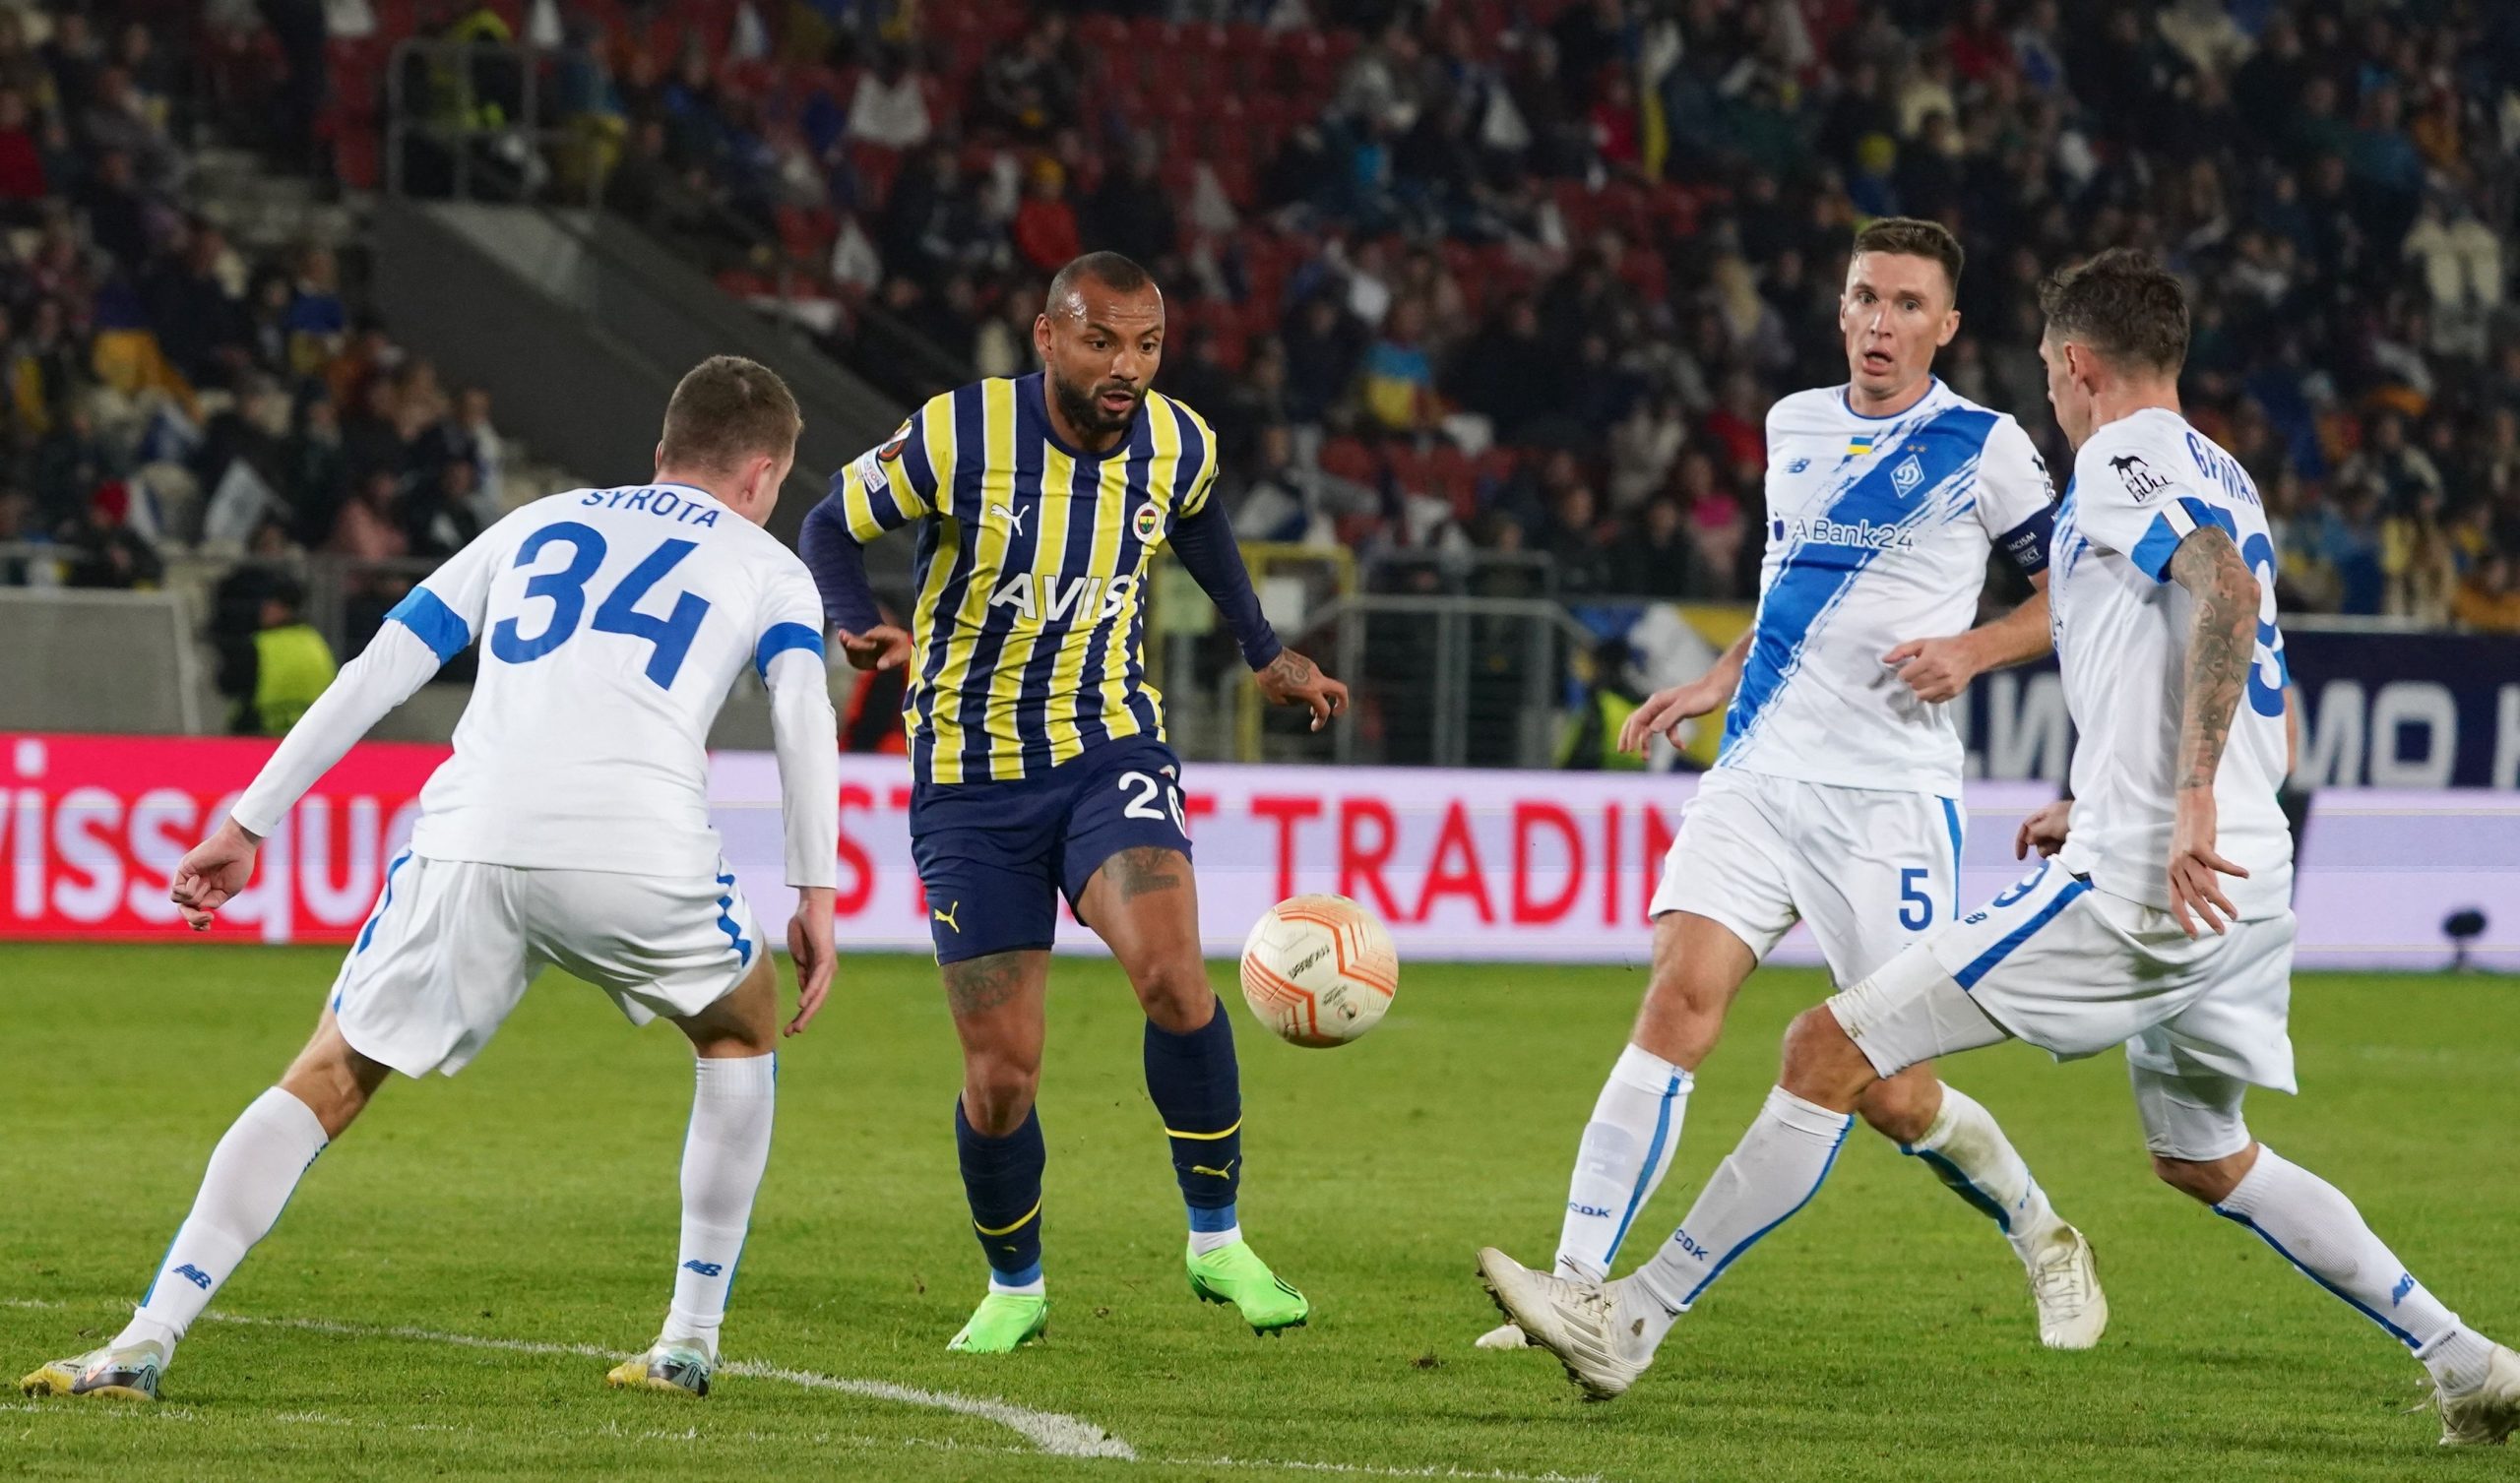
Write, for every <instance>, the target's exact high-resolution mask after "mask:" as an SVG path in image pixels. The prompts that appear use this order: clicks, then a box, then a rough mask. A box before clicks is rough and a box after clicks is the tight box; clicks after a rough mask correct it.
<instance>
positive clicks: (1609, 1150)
mask: <svg viewBox="0 0 2520 1483" xmlns="http://www.w3.org/2000/svg"><path fill="white" fill-rule="evenodd" d="M1757 966H1758V958H1757V957H1756V956H1755V955H1754V954H1752V953H1751V951H1750V948H1749V945H1748V944H1746V943H1744V942H1742V941H1741V939H1740V938H1738V937H1736V936H1734V935H1733V931H1732V929H1730V928H1728V927H1726V926H1724V925H1722V924H1721V923H1719V922H1717V921H1715V920H1714V919H1713V918H1711V917H1705V916H1700V915H1699V914H1697V913H1696V912H1693V911H1667V912H1664V913H1663V914H1662V915H1660V916H1658V917H1656V918H1655V919H1654V970H1653V975H1652V977H1651V978H1650V979H1648V980H1647V983H1646V986H1645V1002H1644V1004H1643V1005H1642V1006H1641V1007H1640V1008H1639V1009H1638V1010H1637V1012H1636V1027H1635V1029H1634V1030H1632V1031H1631V1032H1630V1033H1629V1036H1628V1043H1627V1045H1626V1046H1625V1047H1623V1048H1622V1049H1621V1050H1620V1051H1619V1056H1618V1060H1617V1062H1616V1063H1615V1064H1613V1065H1612V1066H1611V1067H1610V1075H1609V1080H1608V1081H1605V1082H1603V1083H1602V1093H1601V1095H1600V1096H1599V1097H1598V1098H1596V1099H1595V1100H1594V1102H1593V1116H1592V1119H1591V1120H1590V1121H1589V1122H1587V1123H1585V1125H1584V1136H1583V1139H1582V1141H1581V1142H1580V1143H1577V1144H1576V1148H1575V1169H1574V1172H1573V1173H1572V1174H1570V1175H1569V1176H1568V1177H1567V1181H1566V1213H1565V1216H1564V1217H1563V1219H1562V1220H1561V1221H1560V1222H1559V1225H1558V1231H1557V1256H1556V1261H1555V1264H1554V1269H1555V1271H1556V1273H1557V1274H1558V1275H1559V1276H1561V1277H1566V1278H1569V1279H1571V1280H1574V1281H1578V1282H1600V1281H1602V1280H1604V1279H1605V1278H1607V1276H1608V1275H1609V1267H1610V1262H1611V1260H1612V1259H1613V1258H1615V1257H1616V1256H1617V1255H1618V1249H1619V1245H1620V1243H1621V1242H1623V1241H1625V1240H1626V1239H1627V1232H1628V1227H1629V1226H1630V1225H1632V1224H1633V1223H1634V1222H1635V1219H1636V1213H1637V1211H1639V1210H1642V1209H1643V1208H1645V1203H1646V1202H1647V1201H1649V1200H1652V1199H1653V1198H1654V1191H1655V1190H1656V1189H1657V1188H1659V1187H1660V1186H1661V1185H1662V1183H1663V1176H1664V1174H1666V1173H1667V1172H1669V1171H1670V1167H1671V1156H1672V1154H1674V1153H1676V1152H1678V1151H1679V1146H1680V1124H1681V1122H1682V1120H1683V1119H1684V1118H1685V1117H1686V1115H1687V1113H1688V1107H1689V1092H1690V1091H1691V1090H1692V1089H1693V1088H1694V1087H1695V1086H1696V1084H1697V1081H1696V1076H1695V1073H1696V1069H1697V1067H1698V1065H1699V1063H1701V1062H1703V1061H1704V1060H1705V1059H1706V1057H1707V1055H1708V1054H1709V1053H1710V1052H1712V1051H1713V1050H1714V1049H1715V1042H1716V1041H1717V1040H1718V1039H1719V1038H1720V1037H1721V1036H1722V1035H1723V1033H1724V1017H1725V1014H1726V1012H1727V1011H1728V1010H1730V1009H1731V1008H1732V1005H1733V996H1734V995H1735V994H1737V993H1739V992H1740V989H1741V984H1742V982H1743V980H1745V979H1747V978H1748V977H1749V976H1750V970H1751V969H1753V968H1755V967H1757ZM1527 1342H1529V1339H1528V1338H1527V1336H1526V1335H1525V1334H1524V1333H1523V1331H1522V1329H1519V1328H1517V1327H1516V1326H1514V1325H1513V1324H1503V1325H1499V1326H1498V1327H1497V1328H1495V1329H1489V1330H1488V1331H1487V1332H1486V1333H1483V1334H1481V1335H1480V1338H1479V1347H1481V1348H1482V1349H1519V1348H1521V1347H1523V1346H1524V1344H1526V1343H1527Z"/></svg>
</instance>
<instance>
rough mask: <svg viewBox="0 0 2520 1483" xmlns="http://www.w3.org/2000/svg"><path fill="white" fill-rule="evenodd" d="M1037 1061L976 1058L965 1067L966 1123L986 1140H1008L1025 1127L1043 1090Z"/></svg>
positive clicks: (1004, 1057)
mask: <svg viewBox="0 0 2520 1483" xmlns="http://www.w3.org/2000/svg"><path fill="white" fill-rule="evenodd" d="M1040 1084H1041V1067H1040V1063H1039V1062H1037V1061H1024V1060H1020V1059H1017V1058H1015V1057H1012V1056H972V1057H967V1058H966V1059H965V1061H964V1063H963V1120H964V1121H966V1122H968V1123H970V1124H971V1125H972V1128H973V1129H974V1131H976V1132H977V1133H979V1134H980V1135H982V1136H983V1137H986V1138H1004V1137H1006V1136H1007V1135H1008V1134H1010V1133H1013V1132H1014V1131H1015V1130H1016V1129H1018V1128H1020V1127H1022V1126H1023V1125H1024V1118H1025V1116H1026V1114H1028V1113H1030V1112H1031V1111H1032V1110H1033V1096H1034V1093H1035V1092H1036V1091H1038V1090H1039V1089H1040Z"/></svg>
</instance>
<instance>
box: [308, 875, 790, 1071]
mask: <svg viewBox="0 0 2520 1483" xmlns="http://www.w3.org/2000/svg"><path fill="white" fill-rule="evenodd" d="M766 947H767V943H766V942H765V940H764V939H763V937H762V932H761V924H760V922H759V921H758V920H757V919H756V918H755V917H754V916H753V914H752V907H751V906H750V905H749V904H748V903H747V902H746V901H745V900H744V896H743V892H742V890H741V889H740V888H739V887H737V886H736V885H735V878H734V873H733V872H732V871H730V870H728V869H726V868H725V863H724V862H723V861H722V862H721V863H720V865H719V870H718V875H717V877H716V878H715V879H711V878H709V877H706V876H701V877H696V878H679V877H677V878H666V877H662V876H632V875H619V874H615V873H612V872H608V871H599V870H527V869H523V868H520V867H517V866H513V865H482V864H477V863H474V862H472V861H466V860H431V859H426V858H424V857H422V856H419V855H415V854H413V853H411V852H410V850H408V849H407V850H405V851H404V852H403V853H402V854H400V855H398V856H396V857H395V860H394V863H393V864H392V865H390V866H388V867H386V871H385V889H384V891H383V892H382V893H381V894H380V895H379V896H378V897H377V902H376V909H375V910H374V911H372V912H370V913H368V918H367V923H366V925H365V926H362V927H361V928H359V933H358V938H357V940H356V941H355V942H354V943H353V944H352V945H351V947H350V953H349V957H348V958H347V959H346V960H345V961H344V962H343V963H342V971H341V975H340V976H339V977H337V978H335V979H334V980H333V992H332V1009H333V1015H334V1018H335V1019H336V1020H339V1021H340V1023H341V1026H342V1037H343V1038H344V1039H346V1040H347V1041H348V1042H349V1043H350V1048H351V1049H352V1050H355V1051H357V1052H358V1053H359V1054H360V1055H362V1056H365V1057H367V1058H368V1059H369V1060H371V1061H381V1062H383V1063H384V1064H385V1065H387V1066H391V1067H393V1068H394V1069H395V1070H396V1071H399V1072H402V1073H403V1074H404V1075H406V1076H412V1077H418V1076H426V1075H427V1074H428V1073H429V1072H431V1071H437V1072H441V1073H443V1074H445V1075H447V1076H453V1075H455V1073H457V1072H459V1071H461V1070H463V1069H464V1066H465V1063H466V1062H469V1061H471V1060H472V1059H473V1057H474V1056H476V1055H479V1054H480V1052H481V1047H482V1046H484V1045H487V1044H488V1043H489V1041H490V1036H491V1035H492V1034H494V1033H496V1032H497V1030H498V1027H499V1022H500V1021H501V1020H505V1019H507V1017H508V1013H509V1012H510V1011H511V1010H514V1009H515V1008H516V1006H517V1001H519V1000H521V999H523V998H524V997H525V990H526V986H527V985H529V984H531V983H533V982H534V977H535V975H536V973H539V972H540V971H542V968H543V966H544V965H545V964H547V963H557V964H559V965H560V966H561V967H563V968H566V969H568V970H569V971H570V972H571V973H574V974H576V975H577V976H578V977H580V978H583V979H585V980H586V981H587V982H589V983H592V984H594V985H595V986H596V987H598V988H599V989H601V990H603V991H604V993H606V994H607V995H609V996H611V999H612V1002H613V1003H614V1004H615V1005H617V1006H619V1007H620V1010H621V1013H622V1014H624V1015H626V1016H628V1017H629V1020H630V1022H631V1023H633V1024H645V1023H647V1022H648V1021H649V1020H654V1019H657V1018H660V1017H663V1018H667V1019H680V1018H684V1017H687V1016H691V1015H696V1014H698V1013H699V1012H700V1011H702V1010H705V1009H707V1008H708V1007H709V1006H711V1005H713V1004H715V1003H717V1002H718V1001H719V1000H721V999H723V998H725V996H726V995H727V994H728V993H729V992H731V991H732V990H733V989H734V987H735V985H737V984H738V983H741V982H742V981H743V976H744V973H745V972H746V970H748V969H749V968H750V967H751V966H752V961H753V958H755V957H756V956H757V955H759V954H760V953H761V952H763V951H764V950H765V948H766Z"/></svg>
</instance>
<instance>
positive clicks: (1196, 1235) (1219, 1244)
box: [990, 1221, 1242, 1292]
mask: <svg viewBox="0 0 2520 1483" xmlns="http://www.w3.org/2000/svg"><path fill="white" fill-rule="evenodd" d="M1241 1239H1242V1225H1241V1223H1240V1222H1239V1221H1237V1222H1235V1223H1234V1224H1232V1225H1229V1226H1227V1227H1225V1228H1224V1229H1223V1230H1216V1231H1202V1230H1193V1231H1191V1232H1190V1255H1191V1256H1194V1257H1204V1256H1206V1255H1207V1254H1208V1253H1210V1252H1220V1251H1223V1250H1225V1249H1226V1248H1227V1247H1229V1246H1231V1245H1233V1243H1235V1242H1237V1241H1239V1240H1241ZM990 1285H991V1286H992V1287H994V1286H996V1284H995V1283H991V1284H990ZM997 1290H998V1291H1000V1292H1006V1291H1010V1290H1011V1289H1008V1288H1003V1287H1000V1288H998V1289H997Z"/></svg>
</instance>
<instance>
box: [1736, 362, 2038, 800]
mask: <svg viewBox="0 0 2520 1483" xmlns="http://www.w3.org/2000/svg"><path fill="white" fill-rule="evenodd" d="M1767 437H1768V472H1767V515H1768V520H1767V556H1766V560H1765V562H1764V564H1763V565H1762V566H1761V569H1760V575H1759V611H1758V616H1757V618H1756V619H1755V620H1754V628H1755V634H1754V637H1753V638H1752V640H1751V645H1750V652H1749V656H1748V658H1747V659H1746V660H1745V661H1744V664H1743V667H1742V671H1741V684H1740V688H1739V689H1738V690H1736V691H1734V692H1733V706H1732V710H1731V711H1729V712H1727V714H1726V716H1725V723H1724V748H1723V751H1722V752H1721V753H1720V754H1719V755H1718V757H1717V761H1716V766H1717V767H1719V768H1740V769H1743V770H1746V771H1748V772H1764V773H1769V774H1771V775H1774V776H1779V777H1789V778H1796V779H1799V780H1801V781H1804V782H1816V783H1825V784H1830V785H1834V786H1838V787H1850V788H1881V789H1892V790H1898V791H1905V792H1919V793H1932V794H1937V795H1940V796H1942V797H1946V798H1948V797H1956V796H1957V795H1958V794H1959V792H1960V771H1961V745H1960V736H1959V732H1958V730H1957V729H1956V728H1955V727H1954V726H1953V724H1952V720H1951V716H1950V713H1949V712H1950V707H1949V706H1947V705H1933V704H1927V703H1926V702H1923V701H1921V700H1918V699H1917V696H1916V692H1915V691H1913V690H1911V689H1909V688H1908V686H1907V685H1906V684H1905V683H1904V682H1903V681H1901V680H1900V678H1899V676H1898V674H1897V672H1896V671H1894V670H1892V669H1891V668H1890V667H1889V666H1888V665H1886V664H1884V663H1882V661H1881V656H1882V655H1883V654H1885V653H1887V652H1889V650H1890V649H1892V648H1893V647H1894V646H1896V645H1898V644H1899V643H1901V642H1903V641H1905V640H1908V639H1932V638H1941V637H1945V636H1948V635H1952V634H1958V633H1962V632H1965V631H1966V630H1967V629H1968V628H1969V627H1970V625H1971V624H1973V623H1974V622H1976V621H1977V613H1978V593H1979V590H1980V588H1981V587H1984V585H1985V570H1986V549H1987V547H1988V545H1989V544H1992V545H1994V546H1997V547H1999V548H2001V549H2002V550H2003V551H2004V552H2005V553H2006V554H2007V555H2008V556H2010V557H2011V558H2012V559H2013V560H2014V561H2015V562H2016V563H2018V564H2019V565H2020V567H2021V568H2022V570H2023V571H2025V572H2036V571H2039V570H2040V569H2041V568H2042V566H2043V565H2044V564H2045V563H2046V561H2047V532H2048V523H2049V520H2050V516H2051V511H2050V508H2049V498H2050V493H2051V491H2050V487H2049V484H2048V481H2047V466H2046V465H2045V464H2044V463H2041V462H2040V459H2039V453H2038V450H2037V449H2036V448H2034V447H2033V446H2032V444H2031V441H2030V435H2029V434H2028V433H2026V432H2024V431H2022V428H2021V424H2020V423H2018V422H2016V421H2014V420H2013V419H2012V418H2011V417H2008V416H2006V415H2004V414H2003V413H2001V412H1996V411H1990V410H1988V409H1987V408H1985V407H1983V406H1980V405H1978V404H1977V403H1976V402H1971V401H1969V400H1968V399H1967V398H1965V397H1962V396H1961V395H1959V394H1958V393H1956V392H1954V391H1952V390H1951V389H1950V388H1949V387H1947V386H1945V385H1943V384H1942V382H1940V381H1939V380H1937V381H1935V382H1934V383H1933V385H1932V387H1931V388H1930V389H1929V390H1928V391H1927V392H1926V394H1925V396H1924V399H1923V400H1922V401H1921V402H1918V403H1917V404H1916V405H1915V406H1912V407H1910V408H1909V409H1908V410H1906V411H1904V412H1901V413H1899V414H1897V415H1895V416H1890V417H1867V416H1863V415H1862V414H1860V413H1859V412H1857V411H1856V410H1855V409H1854V408H1853V407H1851V406H1849V405H1848V404H1847V396H1846V388H1844V387H1826V388H1822V389H1819V390H1816V391H1808V392H1797V393H1796V394H1795V395H1794V396H1791V397H1787V398H1785V399H1784V400H1782V401H1780V402H1777V403H1776V405H1775V406H1774V407H1772V408H1770V409H1769V411H1768V424H1767Z"/></svg>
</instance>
